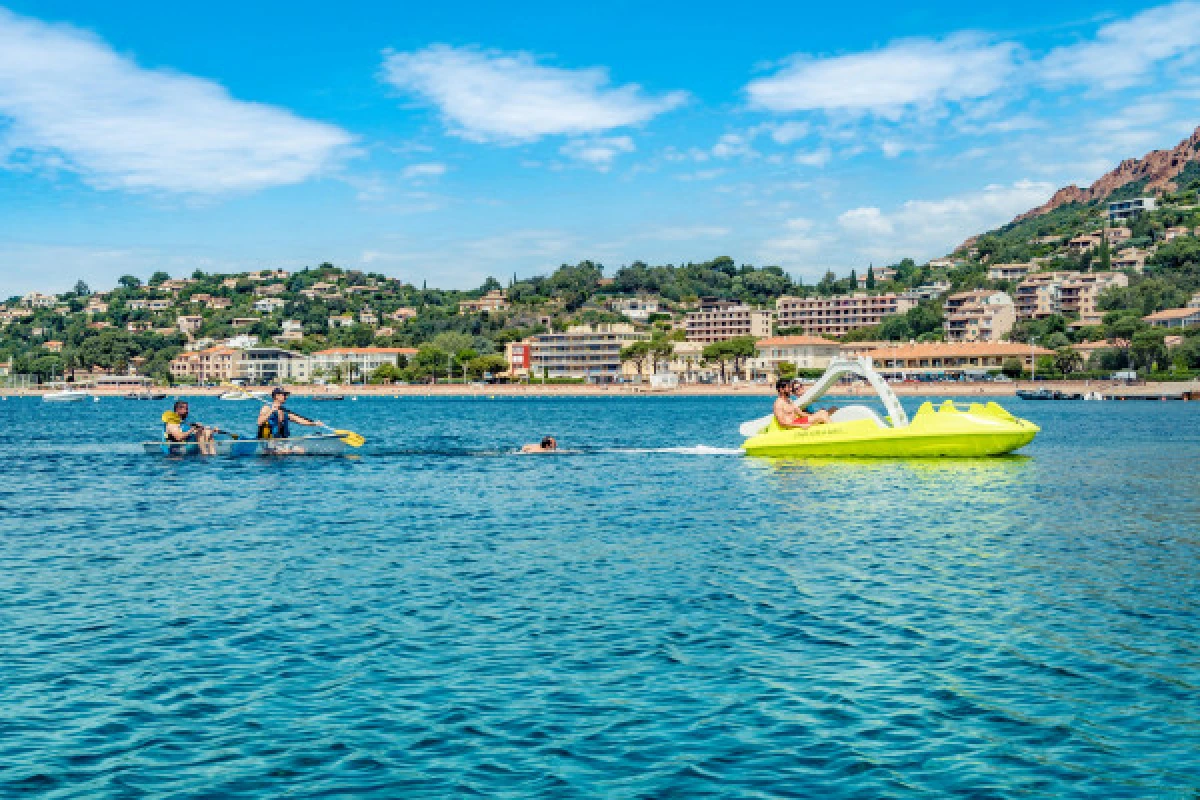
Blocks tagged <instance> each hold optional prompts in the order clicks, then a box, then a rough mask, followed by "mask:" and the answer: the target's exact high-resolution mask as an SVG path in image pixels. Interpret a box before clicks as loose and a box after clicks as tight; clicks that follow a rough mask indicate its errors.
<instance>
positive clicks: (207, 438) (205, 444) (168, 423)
mask: <svg viewBox="0 0 1200 800" xmlns="http://www.w3.org/2000/svg"><path fill="white" fill-rule="evenodd" d="M187 416H188V404H187V401H185V400H178V401H176V402H175V405H174V407H173V408H172V410H171V411H164V412H163V415H162V421H163V441H166V442H196V443H197V444H199V445H200V449H201V451H205V452H207V451H208V450H209V449H210V448H211V447H212V440H213V432H214V430H213V429H212V428H208V427H205V426H204V425H200V424H199V423H191V424H188V423H187ZM185 426H186V427H185Z"/></svg>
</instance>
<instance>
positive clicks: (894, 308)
mask: <svg viewBox="0 0 1200 800" xmlns="http://www.w3.org/2000/svg"><path fill="white" fill-rule="evenodd" d="M916 305H917V298H916V297H913V296H905V295H897V294H864V293H861V292H860V293H856V294H853V295H850V296H848V297H787V296H784V297H781V298H779V299H778V300H777V301H776V303H775V307H776V312H775V324H776V325H777V326H778V327H779V328H803V329H804V332H805V333H807V334H811V335H814V336H844V335H846V334H847V333H849V332H850V331H852V330H855V329H856V328H867V327H870V326H872V325H878V324H879V323H880V322H882V321H883V318H884V317H888V316H892V315H893V314H903V313H904V312H906V311H908V310H909V309H910V308H914V307H915V306H916Z"/></svg>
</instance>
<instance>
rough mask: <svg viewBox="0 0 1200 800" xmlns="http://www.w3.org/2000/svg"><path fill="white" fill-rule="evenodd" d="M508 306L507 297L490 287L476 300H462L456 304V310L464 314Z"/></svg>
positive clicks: (496, 309) (497, 309)
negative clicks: (489, 289)
mask: <svg viewBox="0 0 1200 800" xmlns="http://www.w3.org/2000/svg"><path fill="white" fill-rule="evenodd" d="M508 308H509V303H508V297H507V295H505V293H504V292H502V291H501V290H499V289H492V290H491V291H490V292H488V293H487V294H485V295H484V296H483V297H481V298H479V299H478V300H464V301H462V302H461V303H459V304H458V310H459V311H460V312H462V313H464V314H477V313H479V312H481V311H505V310H507V309H508Z"/></svg>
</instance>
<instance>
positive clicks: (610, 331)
mask: <svg viewBox="0 0 1200 800" xmlns="http://www.w3.org/2000/svg"><path fill="white" fill-rule="evenodd" d="M649 338H650V334H649V333H644V332H642V331H638V330H637V329H635V328H634V327H633V326H632V325H626V324H612V325H576V326H574V327H572V328H568V329H567V330H566V331H564V332H562V333H542V334H538V335H537V336H532V337H530V338H529V340H528V341H529V346H530V353H529V370H530V376H531V377H532V378H535V379H536V378H541V377H545V378H582V379H584V380H586V381H587V382H588V383H612V382H613V381H615V380H617V378H618V376H620V374H621V350H622V349H623V348H625V347H628V346H629V345H631V344H633V343H634V342H639V341H647V340H649Z"/></svg>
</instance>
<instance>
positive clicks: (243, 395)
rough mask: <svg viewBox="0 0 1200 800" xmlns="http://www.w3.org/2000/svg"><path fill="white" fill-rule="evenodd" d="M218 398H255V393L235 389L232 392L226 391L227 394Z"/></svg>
mask: <svg viewBox="0 0 1200 800" xmlns="http://www.w3.org/2000/svg"><path fill="white" fill-rule="evenodd" d="M218 399H219V400H253V399H254V395H252V394H250V393H249V392H245V391H242V390H241V389H235V390H234V391H232V392H225V394H223V395H221V396H220V397H219V398H218Z"/></svg>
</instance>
